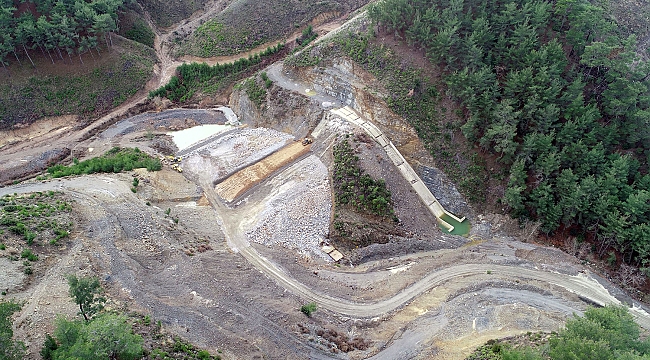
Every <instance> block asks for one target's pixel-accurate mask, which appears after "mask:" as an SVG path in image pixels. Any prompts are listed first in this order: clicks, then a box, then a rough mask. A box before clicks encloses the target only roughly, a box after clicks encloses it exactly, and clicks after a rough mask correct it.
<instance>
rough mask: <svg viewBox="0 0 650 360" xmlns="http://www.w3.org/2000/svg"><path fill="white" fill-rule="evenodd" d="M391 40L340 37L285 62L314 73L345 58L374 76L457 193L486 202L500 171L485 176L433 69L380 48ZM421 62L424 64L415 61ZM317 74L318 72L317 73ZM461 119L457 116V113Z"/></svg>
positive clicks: (407, 54) (404, 52)
mask: <svg viewBox="0 0 650 360" xmlns="http://www.w3.org/2000/svg"><path fill="white" fill-rule="evenodd" d="M388 37H390V35H386V34H380V35H379V36H377V38H373V37H372V36H368V34H366V33H365V31H364V32H362V33H361V34H359V33H355V32H344V33H341V34H340V35H337V36H336V37H335V38H334V39H333V40H332V41H331V42H328V43H320V44H318V45H316V46H314V47H313V48H310V49H307V50H306V51H303V52H301V53H299V54H298V55H296V56H293V57H291V58H289V59H287V60H286V61H285V66H288V67H293V68H294V69H296V70H300V69H301V68H306V67H310V66H318V68H319V69H321V68H326V67H331V66H337V63H338V62H340V61H343V60H342V59H345V58H350V59H352V60H354V61H355V63H356V64H358V65H360V67H362V68H363V69H364V70H366V71H368V72H370V73H371V74H372V75H374V76H375V77H376V78H377V79H378V80H379V82H380V83H381V84H382V85H383V87H384V89H381V90H379V91H380V93H382V94H385V96H383V99H384V101H386V104H387V105H388V106H389V107H390V108H391V110H393V111H394V112H395V113H397V114H399V115H400V116H403V117H404V118H405V119H406V120H407V121H408V122H409V123H410V124H411V125H412V126H413V127H414V128H415V130H416V131H417V133H418V137H419V138H420V140H421V141H422V143H423V145H424V146H425V147H426V149H427V150H428V151H429V152H430V153H431V154H432V155H433V157H434V159H435V162H436V166H437V167H439V168H440V169H442V170H443V171H444V172H445V174H447V175H448V176H449V177H450V179H451V180H452V181H453V182H454V183H455V184H456V185H457V186H458V188H459V190H460V191H461V192H462V193H463V194H464V195H465V196H466V197H468V198H469V199H470V200H472V201H473V202H474V203H475V204H478V205H482V204H484V203H485V201H486V197H487V196H486V184H488V183H489V181H491V180H490V178H489V177H488V175H491V176H492V177H494V178H497V180H498V178H499V177H500V178H501V179H503V177H504V176H505V175H502V174H501V173H499V172H495V173H491V174H488V172H487V171H486V164H485V162H484V160H483V158H482V157H480V156H478V155H477V154H476V153H475V152H474V149H473V148H472V146H471V145H470V144H467V142H466V141H460V140H459V138H461V137H462V134H459V132H460V130H459V129H460V125H461V123H460V120H459V118H458V114H457V112H455V111H453V110H454V108H453V107H454V104H453V103H451V102H450V101H448V100H447V97H446V96H444V95H443V94H444V91H443V92H441V91H440V90H439V87H440V84H439V82H440V80H439V77H438V75H437V73H436V71H437V69H436V68H435V67H433V66H430V64H429V63H428V62H427V61H426V59H422V55H421V54H419V53H418V52H417V51H408V49H407V48H405V47H406V45H401V46H400V47H397V48H395V50H393V48H394V46H396V45H398V44H396V43H390V44H389V43H383V42H382V41H383V39H384V38H388ZM420 60H424V62H422V61H420ZM319 71H320V70H319ZM461 115H462V112H461Z"/></svg>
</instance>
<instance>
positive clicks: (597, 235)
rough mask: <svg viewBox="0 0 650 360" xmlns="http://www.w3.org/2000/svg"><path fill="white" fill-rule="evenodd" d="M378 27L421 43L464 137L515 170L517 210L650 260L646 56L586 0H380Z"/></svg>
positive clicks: (547, 226) (512, 184)
mask: <svg viewBox="0 0 650 360" xmlns="http://www.w3.org/2000/svg"><path fill="white" fill-rule="evenodd" d="M370 14H371V17H372V18H373V20H374V21H376V22H377V23H378V24H380V25H381V26H383V27H385V28H387V29H389V30H390V31H394V32H395V33H396V34H398V35H399V36H401V37H403V38H405V39H406V40H407V41H408V42H409V43H410V44H412V45H413V46H417V47H423V48H425V49H426V52H427V56H428V57H429V58H430V59H431V60H432V61H434V62H436V63H438V64H439V66H440V68H441V69H442V70H443V72H444V79H445V82H446V85H447V87H448V89H449V90H450V93H451V94H453V95H454V96H455V97H456V99H457V100H458V101H459V102H460V103H461V104H462V106H463V110H464V116H463V117H464V118H465V121H464V125H463V126H462V132H463V134H464V135H465V137H466V138H467V139H468V140H470V141H472V142H475V143H476V144H478V145H480V146H481V147H482V148H483V149H485V150H486V151H489V152H492V153H493V154H495V155H496V156H498V159H499V161H500V162H501V163H502V164H503V166H505V167H507V168H510V178H509V182H508V187H507V190H506V192H505V196H504V198H503V199H502V201H503V202H504V203H505V204H507V205H508V206H509V207H510V209H511V211H512V214H513V215H514V216H517V217H525V218H533V219H539V220H541V221H542V224H543V225H542V230H543V231H544V232H546V233H553V232H554V231H556V230H557V229H558V228H560V227H562V226H564V227H565V228H569V229H572V230H573V231H576V232H577V233H579V234H580V237H582V238H584V237H585V236H588V237H589V238H593V239H594V241H595V244H596V250H597V251H598V252H599V253H600V254H601V255H602V254H603V252H605V251H608V250H609V249H611V248H612V247H613V248H614V249H616V250H617V251H619V252H620V253H621V254H623V255H624V256H625V259H626V260H627V261H629V262H633V263H636V264H637V265H641V266H645V265H646V264H647V263H648V262H650V223H649V221H650V192H649V191H650V176H649V175H648V165H647V164H648V157H649V156H650V152H649V150H650V123H649V120H650V109H649V107H650V92H649V87H648V86H649V83H648V77H649V76H648V75H650V65H649V64H648V62H647V61H645V60H644V59H643V58H642V57H641V56H640V55H639V54H638V53H637V46H636V40H637V39H636V38H635V36H634V35H630V36H626V35H624V32H623V31H621V29H619V28H618V26H617V24H616V22H615V21H614V20H613V19H612V18H610V17H609V15H608V10H607V9H606V8H604V7H602V6H599V5H598V4H595V3H591V2H588V1H586V0H557V1H542V0H523V1H521V0H519V1H513V0H506V1H496V0H481V1H478V0H466V1H463V0H440V1H435V2H434V1H426V0H385V1H383V2H380V3H378V4H377V5H375V6H374V7H372V8H371V10H370Z"/></svg>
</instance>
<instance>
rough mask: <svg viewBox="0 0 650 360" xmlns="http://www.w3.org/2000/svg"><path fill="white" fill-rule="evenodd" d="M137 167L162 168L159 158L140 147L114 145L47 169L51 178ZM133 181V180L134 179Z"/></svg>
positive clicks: (153, 169)
mask: <svg viewBox="0 0 650 360" xmlns="http://www.w3.org/2000/svg"><path fill="white" fill-rule="evenodd" d="M137 168H147V170H149V171H158V170H160V169H162V164H161V162H160V160H159V159H155V158H152V157H151V156H149V155H148V154H147V153H145V152H142V151H140V149H138V148H135V149H130V148H119V147H114V148H112V149H111V150H109V151H107V152H106V153H105V154H104V155H102V156H100V157H96V158H93V159H89V160H85V161H82V162H78V161H75V162H74V164H73V165H70V166H65V165H60V164H59V165H54V166H52V167H50V168H48V169H47V172H48V173H49V174H50V176H52V177H53V178H59V177H63V176H70V175H81V174H94V173H111V172H112V173H118V172H121V171H131V170H133V169H137ZM134 182H135V180H134Z"/></svg>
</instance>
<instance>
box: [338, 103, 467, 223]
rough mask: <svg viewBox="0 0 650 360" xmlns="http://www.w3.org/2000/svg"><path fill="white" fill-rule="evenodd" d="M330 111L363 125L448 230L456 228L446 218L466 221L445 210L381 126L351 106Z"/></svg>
mask: <svg viewBox="0 0 650 360" xmlns="http://www.w3.org/2000/svg"><path fill="white" fill-rule="evenodd" d="M330 113H331V114H333V115H336V116H338V117H340V118H342V119H345V120H347V121H349V122H351V123H353V124H355V125H357V126H359V127H361V128H362V129H363V130H364V131H365V132H366V133H367V134H368V135H370V136H371V137H372V138H373V139H374V140H375V141H376V142H377V143H378V144H379V145H380V146H381V147H382V148H384V150H385V151H386V154H388V157H389V158H390V160H391V161H392V162H393V164H395V166H396V167H397V169H398V170H399V171H400V173H401V174H402V176H403V177H404V179H406V181H408V182H409V184H411V187H413V190H415V192H416V193H417V194H418V196H419V197H420V199H421V200H422V202H423V203H424V204H425V205H426V206H427V208H428V209H429V211H431V213H432V214H433V215H434V216H435V217H436V218H437V219H438V222H439V223H440V225H441V226H442V227H443V228H445V229H447V231H448V232H450V233H451V232H452V231H453V230H454V226H453V225H451V224H450V223H449V221H447V220H446V219H449V218H451V219H453V220H454V221H457V222H458V223H462V222H463V221H465V217H462V218H458V217H457V216H456V215H454V214H452V213H450V212H449V211H447V210H445V208H444V207H442V205H440V202H438V199H436V197H435V196H433V194H432V193H431V191H430V190H429V189H428V188H427V186H426V185H425V184H424V183H423V182H422V179H420V177H419V176H418V175H417V173H416V172H415V170H413V168H412V167H411V165H409V163H408V162H407V161H406V159H404V157H403V156H402V154H400V152H399V151H398V150H397V148H396V147H395V145H393V143H392V142H390V140H388V138H387V137H386V136H385V135H384V134H383V133H382V132H381V131H380V130H379V128H377V126H375V124H373V123H371V122H370V121H366V120H364V119H362V118H361V117H359V116H358V115H357V114H356V112H355V111H354V110H353V109H352V108H350V107H349V106H346V107H342V108H340V109H334V110H330Z"/></svg>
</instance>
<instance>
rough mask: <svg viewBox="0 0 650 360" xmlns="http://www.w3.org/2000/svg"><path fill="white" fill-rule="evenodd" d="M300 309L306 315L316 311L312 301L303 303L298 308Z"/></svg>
mask: <svg viewBox="0 0 650 360" xmlns="http://www.w3.org/2000/svg"><path fill="white" fill-rule="evenodd" d="M300 311H301V312H302V313H303V314H305V315H307V316H311V314H313V313H314V312H315V311H316V303H313V302H312V303H309V304H305V305H303V306H302V307H301V308H300Z"/></svg>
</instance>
